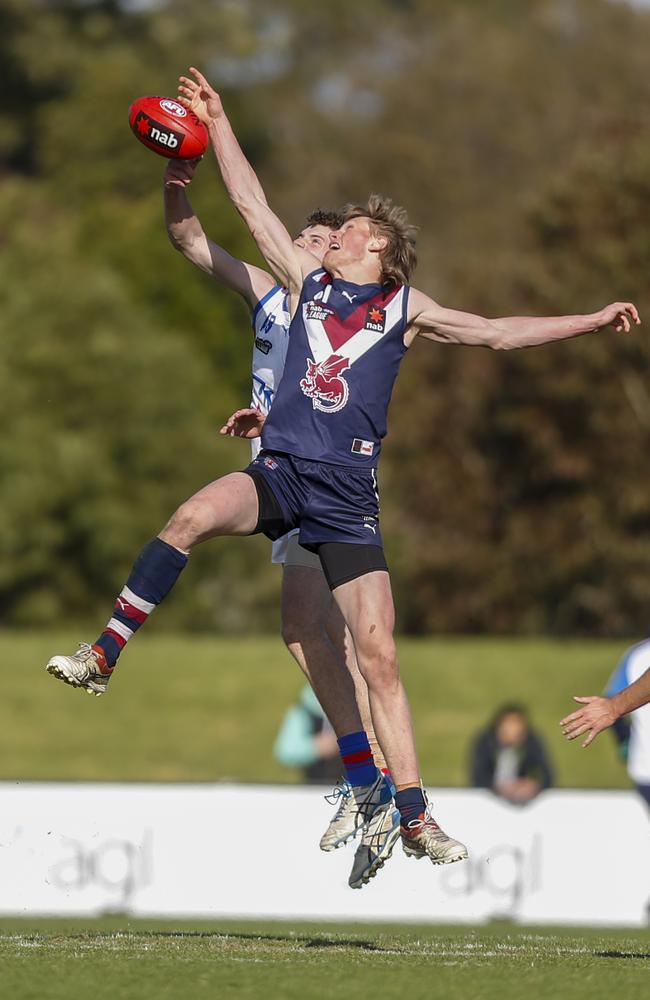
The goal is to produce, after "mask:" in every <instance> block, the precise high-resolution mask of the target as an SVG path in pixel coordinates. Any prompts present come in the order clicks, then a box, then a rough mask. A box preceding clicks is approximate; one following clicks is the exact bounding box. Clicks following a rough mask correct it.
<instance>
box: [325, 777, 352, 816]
mask: <svg viewBox="0 0 650 1000" xmlns="http://www.w3.org/2000/svg"><path fill="white" fill-rule="evenodd" d="M351 795H352V785H351V784H350V783H349V782H348V781H343V782H341V784H340V785H336V787H335V788H333V789H332V791H331V792H330V794H329V795H325V796H324V798H325V801H326V802H327V803H329V805H331V806H335V805H336V803H337V802H338V804H339V807H338V809H337V810H336V816H335V817H334V819H338V817H339V815H341V814H342V813H343V810H344V809H345V807H346V805H347V804H348V800H349V798H350V796H351Z"/></svg>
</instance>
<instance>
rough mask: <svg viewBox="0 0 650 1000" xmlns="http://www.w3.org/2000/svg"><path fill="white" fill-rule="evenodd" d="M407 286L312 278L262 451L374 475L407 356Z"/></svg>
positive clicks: (317, 274)
mask: <svg viewBox="0 0 650 1000" xmlns="http://www.w3.org/2000/svg"><path fill="white" fill-rule="evenodd" d="M407 303H408V287H407V286H405V285H397V286H393V287H391V288H388V289H387V288H385V287H383V286H382V285H379V284H367V285H356V284H353V283H352V282H350V281H344V280H343V279H341V278H334V279H333V278H332V277H331V275H329V274H328V273H327V272H326V271H323V270H320V271H314V272H313V273H312V274H309V275H307V277H306V278H305V281H304V283H303V287H302V293H301V296H300V303H299V305H298V309H297V312H296V315H295V316H294V318H293V321H292V323H291V327H290V330H289V349H288V352H287V357H286V364H285V370H284V377H283V379H282V385H281V386H280V389H279V391H278V393H277V396H276V397H275V400H274V404H273V410H272V411H271V413H270V415H269V418H268V420H267V421H266V423H265V425H264V431H263V434H262V447H263V448H264V449H266V450H269V451H272V452H283V453H286V454H289V455H292V456H294V457H297V458H303V459H309V460H311V461H315V462H323V463H328V464H332V465H337V466H341V467H347V468H350V467H352V468H362V469H363V468H365V469H374V468H375V467H376V465H377V462H378V460H379V451H380V448H381V439H382V438H383V437H384V435H385V433H386V418H387V413H388V404H389V403H390V397H391V393H392V390H393V385H394V382H395V379H396V377H397V373H398V370H399V366H400V362H401V360H402V358H403V357H404V354H405V352H406V347H405V345H404V333H405V331H406V328H407V326H408V320H407Z"/></svg>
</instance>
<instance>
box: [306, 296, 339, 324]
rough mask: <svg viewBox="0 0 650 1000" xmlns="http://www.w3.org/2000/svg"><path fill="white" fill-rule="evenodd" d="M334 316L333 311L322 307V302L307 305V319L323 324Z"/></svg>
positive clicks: (327, 307)
mask: <svg viewBox="0 0 650 1000" xmlns="http://www.w3.org/2000/svg"><path fill="white" fill-rule="evenodd" d="M333 315H334V310H333V309H331V308H330V307H329V306H324V305H323V304H322V302H313V301H312V302H308V303H307V319H317V320H320V322H321V323H324V322H325V320H326V319H329V317H330V316H333Z"/></svg>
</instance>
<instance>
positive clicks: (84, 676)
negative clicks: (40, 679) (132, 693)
mask: <svg viewBox="0 0 650 1000" xmlns="http://www.w3.org/2000/svg"><path fill="white" fill-rule="evenodd" d="M45 669H46V670H47V672H48V674H52V676H53V677H58V679H59V680H60V681H63V682H64V683H65V684H70V685H71V686H72V687H77V688H83V689H84V691H86V692H87V693H88V694H94V695H97V696H99V695H100V694H105V692H106V688H107V686H108V682H109V681H110V679H111V676H112V674H113V669H112V667H108V666H107V665H106V660H105V658H104V654H103V653H102V651H101V649H99V648H97V647H94V646H91V645H90V643H88V642H82V643H80V645H79V649H78V650H77V652H76V653H74V654H73V655H72V656H53V657H52V659H51V660H50V661H49V663H48V664H47V667H46V668H45Z"/></svg>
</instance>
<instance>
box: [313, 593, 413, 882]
mask: <svg viewBox="0 0 650 1000" xmlns="http://www.w3.org/2000/svg"><path fill="white" fill-rule="evenodd" d="M327 630H328V632H329V634H330V636H331V638H332V642H333V643H334V645H335V647H336V648H337V649H338V650H339V652H340V654H341V656H342V657H343V658H344V659H345V662H346V664H347V668H348V671H349V673H350V676H351V678H352V681H353V683H354V691H355V699H356V703H357V708H358V710H359V715H360V716H361V725H362V726H363V729H364V730H365V732H366V733H367V734H368V742H369V744H370V749H371V750H372V756H373V759H374V761H375V764H376V765H377V767H378V768H379V770H380V771H382V773H383V774H385V775H388V774H389V771H388V766H387V764H386V761H385V759H384V754H383V752H382V749H381V747H380V745H379V741H378V739H377V736H376V734H375V730H374V726H373V724H372V715H371V712H370V701H369V698H368V685H367V684H366V682H365V680H364V678H363V677H362V675H361V671H360V670H359V664H358V663H357V657H356V653H355V651H354V643H353V641H352V636H351V635H350V630H349V629H348V627H347V625H346V624H345V619H344V618H343V615H342V614H341V611H340V609H339V606H338V604H337V603H336V601H334V600H333V601H332V603H331V610H330V616H329V621H328V626H327ZM389 780H390V784H391V790H392V776H391V777H390V779H389ZM399 832H400V815H399V812H398V811H397V809H396V808H395V804H394V802H393V800H392V799H390V800H389V801H387V802H386V803H384V804H382V805H381V806H380V808H379V809H378V810H377V811H376V812H375V814H374V816H373V817H372V819H371V821H370V823H369V824H368V826H367V827H366V828H365V829H364V830H363V832H362V834H361V840H360V843H359V846H358V847H357V849H356V851H355V855H354V860H353V862H352V870H351V872H350V877H349V879H348V885H349V886H350V888H352V889H361V888H363V886H364V885H366V884H367V883H368V882H369V881H370V879H371V878H374V877H375V875H376V874H377V872H378V871H379V870H380V868H383V866H384V864H385V863H386V861H388V859H389V858H390V856H391V854H392V853H393V847H394V846H395V843H396V841H397V840H398V839H399Z"/></svg>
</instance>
